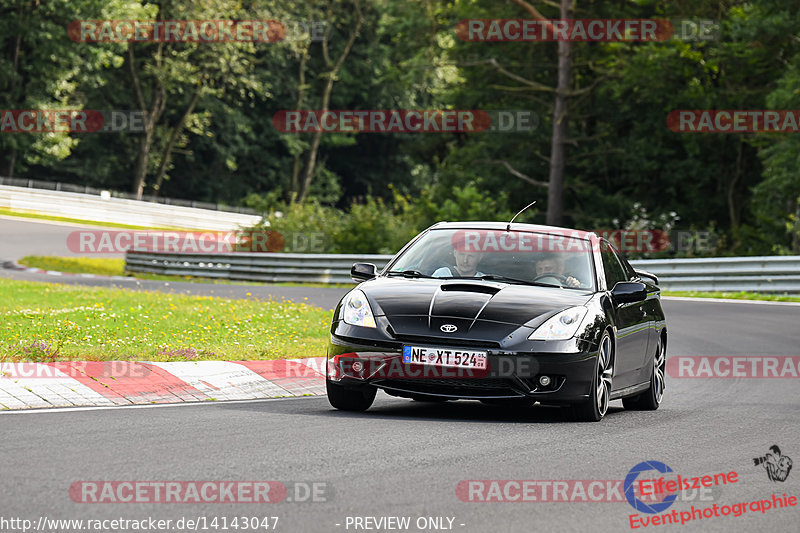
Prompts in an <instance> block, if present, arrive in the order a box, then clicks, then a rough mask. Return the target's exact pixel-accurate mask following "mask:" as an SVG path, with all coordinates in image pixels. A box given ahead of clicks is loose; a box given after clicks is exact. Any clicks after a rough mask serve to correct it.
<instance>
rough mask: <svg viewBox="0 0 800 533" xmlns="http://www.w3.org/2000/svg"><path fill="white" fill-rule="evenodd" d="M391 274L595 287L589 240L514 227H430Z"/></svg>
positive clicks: (579, 287)
mask: <svg viewBox="0 0 800 533" xmlns="http://www.w3.org/2000/svg"><path fill="white" fill-rule="evenodd" d="M387 275H390V276H399V275H405V276H407V277H433V278H446V279H447V278H449V279H455V278H485V279H496V280H498V281H508V282H510V283H528V284H541V285H552V286H556V287H564V288H568V289H591V290H594V288H595V283H594V269H593V267H592V251H591V244H590V243H589V241H587V240H584V239H579V238H576V237H573V236H570V235H568V234H567V235H562V234H549V233H534V232H528V231H514V230H512V231H508V232H507V231H503V230H477V229H476V230H471V229H433V230H430V231H428V232H427V233H425V234H424V235H422V236H421V237H420V238H419V239H417V240H416V241H415V242H414V243H413V244H412V245H411V246H410V247H409V248H408V249H407V250H405V252H403V254H402V255H400V256H399V257H398V258H397V259H396V260H395V262H394V263H393V264H392V265H391V267H390V269H389V271H388V272H387Z"/></svg>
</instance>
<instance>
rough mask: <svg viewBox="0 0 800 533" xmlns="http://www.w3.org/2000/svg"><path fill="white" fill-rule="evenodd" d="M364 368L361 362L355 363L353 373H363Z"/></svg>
mask: <svg viewBox="0 0 800 533" xmlns="http://www.w3.org/2000/svg"><path fill="white" fill-rule="evenodd" d="M363 368H364V365H362V364H361V361H354V362H353V372H361V370H362V369H363Z"/></svg>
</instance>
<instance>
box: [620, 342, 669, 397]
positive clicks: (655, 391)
mask: <svg viewBox="0 0 800 533" xmlns="http://www.w3.org/2000/svg"><path fill="white" fill-rule="evenodd" d="M663 347H664V339H663V338H660V339H659V341H658V345H657V346H656V353H655V355H653V375H652V376H650V388H649V389H647V390H646V391H644V392H643V393H641V394H638V395H636V396H631V397H629V398H623V399H622V405H623V406H624V407H625V409H628V410H630V411H655V410H656V409H658V406H659V405H661V400H662V399H663V398H664V383H665V381H664V371H665V370H666V366H667V364H666V363H667V356H666V353H664V352H665V351H666V350H664V349H663Z"/></svg>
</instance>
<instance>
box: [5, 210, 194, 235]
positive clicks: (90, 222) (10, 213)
mask: <svg viewBox="0 0 800 533" xmlns="http://www.w3.org/2000/svg"><path fill="white" fill-rule="evenodd" d="M0 215H5V216H9V217H20V218H35V219H38V220H52V221H54V222H69V223H70V224H81V225H84V226H101V227H104V228H122V229H142V230H171V231H174V230H177V229H182V228H166V227H163V228H154V227H151V226H136V225H133V224H118V223H116V222H100V221H96V220H82V219H79V218H68V217H57V216H52V215H40V214H39V213H28V212H26V211H12V210H10V209H2V208H0ZM183 231H193V230H183ZM194 231H202V230H194Z"/></svg>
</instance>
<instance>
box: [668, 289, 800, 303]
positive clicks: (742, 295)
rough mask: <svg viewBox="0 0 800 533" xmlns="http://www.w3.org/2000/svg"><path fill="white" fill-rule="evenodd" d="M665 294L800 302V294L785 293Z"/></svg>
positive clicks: (679, 292) (671, 292)
mask: <svg viewBox="0 0 800 533" xmlns="http://www.w3.org/2000/svg"><path fill="white" fill-rule="evenodd" d="M662 294H663V295H664V296H682V297H685V298H726V299H730V300H766V301H769V302H800V296H787V295H783V294H764V293H759V292H745V291H740V292H698V291H663V292H662Z"/></svg>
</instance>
